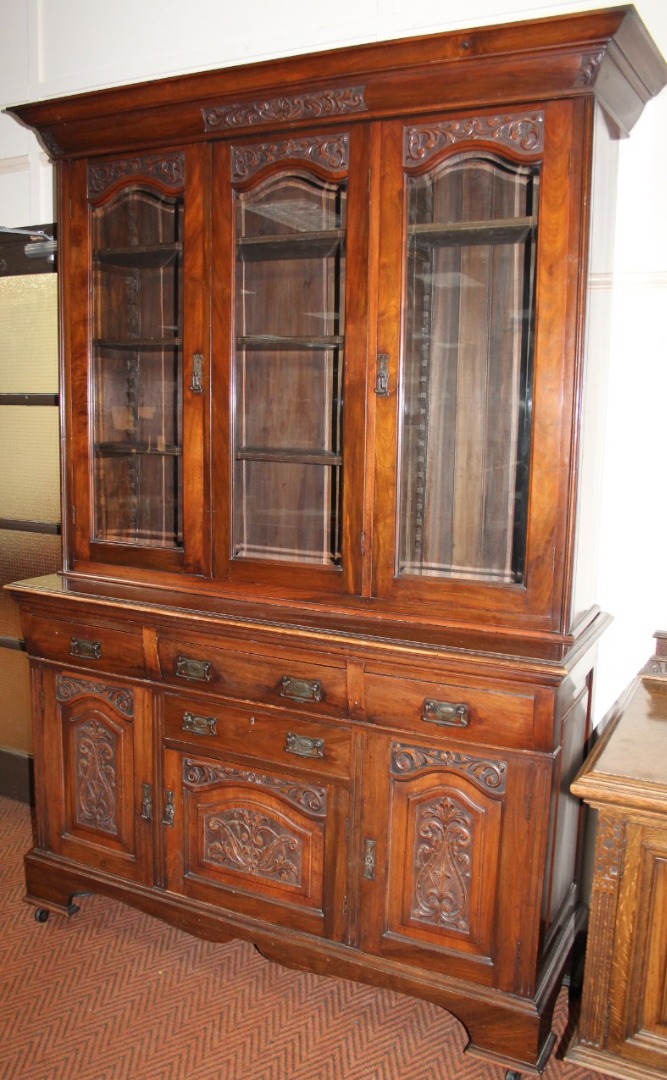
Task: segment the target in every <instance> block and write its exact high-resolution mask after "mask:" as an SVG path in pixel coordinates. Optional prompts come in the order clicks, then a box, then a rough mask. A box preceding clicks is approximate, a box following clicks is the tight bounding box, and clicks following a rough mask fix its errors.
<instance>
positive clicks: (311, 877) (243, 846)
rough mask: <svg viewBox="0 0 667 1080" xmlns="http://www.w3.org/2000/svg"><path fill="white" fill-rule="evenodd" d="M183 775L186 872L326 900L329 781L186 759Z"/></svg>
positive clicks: (315, 902) (314, 903)
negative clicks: (303, 779)
mask: <svg viewBox="0 0 667 1080" xmlns="http://www.w3.org/2000/svg"><path fill="white" fill-rule="evenodd" d="M246 772H247V771H246ZM183 779H184V799H185V803H184V814H185V828H186V837H187V839H186V850H185V852H184V857H185V865H184V871H185V873H186V874H187V875H189V876H190V877H192V876H193V875H194V876H195V877H197V878H200V879H203V880H205V881H207V882H209V883H211V884H215V885H218V886H222V887H224V888H232V889H234V890H244V891H247V892H249V893H253V894H256V895H258V896H261V897H266V898H274V899H278V900H281V899H282V900H287V901H289V902H290V903H291V904H294V903H296V904H302V905H304V906H307V907H311V908H316V909H321V908H322V906H323V880H324V857H325V856H324V848H325V826H326V816H325V810H326V793H325V790H324V789H322V788H320V787H319V786H317V785H314V784H306V783H303V782H302V783H300V784H296V783H294V782H293V781H292V782H290V781H289V780H287V779H285V778H283V777H278V776H274V775H269V774H266V775H263V774H262V775H260V774H257V773H253V774H247V775H246V774H245V773H244V770H240V769H237V768H230V767H228V766H225V765H222V764H220V765H214V764H213V763H208V764H202V763H193V762H191V761H189V760H187V759H186V760H185V761H184V768H183Z"/></svg>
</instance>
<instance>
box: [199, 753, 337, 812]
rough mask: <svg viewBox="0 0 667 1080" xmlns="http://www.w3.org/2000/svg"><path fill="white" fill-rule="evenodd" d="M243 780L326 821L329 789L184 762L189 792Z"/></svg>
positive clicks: (260, 774) (247, 771) (228, 768)
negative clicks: (191, 789) (221, 783)
mask: <svg viewBox="0 0 667 1080" xmlns="http://www.w3.org/2000/svg"><path fill="white" fill-rule="evenodd" d="M238 780H243V781H244V782H245V783H247V784H256V785H257V786H258V787H262V788H265V789H266V790H267V791H270V792H272V793H273V794H276V795H280V796H281V797H282V798H283V799H286V800H287V802H290V803H292V805H293V806H296V807H297V808H298V809H299V810H304V811H306V813H308V814H310V815H312V817H325V816H326V812H327V789H326V788H323V787H318V786H317V785H315V784H307V783H296V782H295V781H294V780H286V779H284V778H283V777H280V776H270V775H268V774H267V773H257V772H253V771H252V770H251V769H237V768H235V767H234V766H231V765H210V764H204V763H203V762H199V761H193V760H192V759H190V758H185V759H184V760H183V783H184V784H187V786H188V787H190V788H198V787H204V786H206V785H208V784H217V783H220V782H221V781H222V782H225V781H238Z"/></svg>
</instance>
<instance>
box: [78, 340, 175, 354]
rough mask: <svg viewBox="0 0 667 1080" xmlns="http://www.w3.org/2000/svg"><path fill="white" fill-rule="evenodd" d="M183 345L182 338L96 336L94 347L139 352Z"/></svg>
mask: <svg viewBox="0 0 667 1080" xmlns="http://www.w3.org/2000/svg"><path fill="white" fill-rule="evenodd" d="M182 345H183V340H182V338H180V337H178V338H116V339H113V340H112V339H111V338H95V340H94V341H93V348H95V349H112V350H116V351H119V350H123V351H125V350H127V351H129V352H137V351H138V350H145V351H147V352H155V351H156V350H159V349H180V348H181V347H182Z"/></svg>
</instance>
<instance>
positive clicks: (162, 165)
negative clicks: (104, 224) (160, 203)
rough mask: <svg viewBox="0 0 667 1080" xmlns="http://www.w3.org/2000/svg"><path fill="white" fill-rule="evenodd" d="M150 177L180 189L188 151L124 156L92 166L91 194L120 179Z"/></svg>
mask: <svg viewBox="0 0 667 1080" xmlns="http://www.w3.org/2000/svg"><path fill="white" fill-rule="evenodd" d="M133 177H136V178H137V179H142V178H147V179H149V180H157V181H159V183H160V184H161V185H162V186H163V187H166V188H170V189H171V190H173V191H178V190H180V189H181V188H182V187H183V184H184V181H185V155H184V154H182V153H178V154H169V155H168V156H167V157H165V156H164V155H163V154H145V155H143V156H142V157H134V158H122V159H121V160H119V161H105V162H102V164H95V165H89V166H88V194H89V195H102V194H103V193H104V192H105V191H106V190H107V189H108V188H110V187H111V185H112V184H115V183H116V182H117V181H118V180H131V179H132V178H133Z"/></svg>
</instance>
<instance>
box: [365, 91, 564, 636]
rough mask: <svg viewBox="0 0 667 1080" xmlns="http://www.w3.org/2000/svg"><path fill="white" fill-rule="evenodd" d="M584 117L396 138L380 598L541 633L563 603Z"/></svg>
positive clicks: (379, 521) (515, 117) (526, 116)
mask: <svg viewBox="0 0 667 1080" xmlns="http://www.w3.org/2000/svg"><path fill="white" fill-rule="evenodd" d="M576 122H577V116H576V115H575V114H574V106H573V105H572V103H562V104H561V103H558V104H556V105H555V106H551V105H550V106H548V107H544V108H535V109H529V110H522V111H521V112H516V113H507V114H503V115H502V116H497V115H479V116H456V117H448V118H439V119H432V120H424V121H419V122H418V123H414V122H400V123H398V122H392V123H389V124H386V125H385V127H384V129H383V154H384V157H383V170H382V177H383V185H384V188H383V193H382V213H383V214H384V215H385V218H386V219H387V220H389V219H390V217H392V216H393V221H392V224H393V222H394V221H396V219H397V208H398V210H399V214H400V219H399V220H400V222H401V227H400V228H398V229H393V228H389V227H385V228H383V230H382V233H381V245H382V246H381V257H380V286H381V288H380V323H379V341H378V346H379V349H380V351H381V352H383V353H386V355H387V367H388V379H387V385H386V387H385V388H384V390H383V392H382V393H380V394H378V395H377V425H378V433H379V434H381V435H382V439H383V445H384V442H385V435H386V437H387V438H386V442H387V445H388V446H390V447H391V448H392V449H391V454H389V453H387V455H386V456H383V455H381V454H378V455H377V457H376V493H377V499H376V501H377V506H376V517H375V521H376V543H375V567H374V591H375V593H376V594H377V595H379V596H384V597H386V598H388V599H394V598H396V599H400V598H404V599H407V600H411V601H415V602H417V601H428V600H430V601H431V602H436V603H438V604H439V605H441V604H442V603H443V602H449V603H451V604H455V605H456V607H457V609H458V610H460V611H466V610H469V611H471V612H473V611H474V612H475V613H476V614H478V615H485V616H486V617H487V618H488V613H489V612H493V614H494V616H495V615H497V613H498V612H503V613H504V614H506V615H509V616H510V617H511V616H514V617H517V618H518V617H523V616H524V615H526V614H531V613H532V614H533V615H534V616H535V618H536V624H537V625H540V624H543V623H544V621H545V620H548V619H549V618H551V616H552V605H553V604H554V603H556V602H560V599H559V596H558V592H557V584H555V582H556V578H555V576H554V575H555V570H556V567H557V565H558V560H559V559H560V558H561V553H562V550H563V548H564V547H565V534H564V533H563V532H561V539H562V543H561V544H560V545H558V544H557V539H558V534H559V530H562V529H563V528H564V525H563V522H564V521H565V519H566V517H567V515H566V508H567V504H566V502H564V501H561V500H564V499H566V495H567V492H566V488H563V489H561V488H560V487H559V470H560V469H561V467H562V465H563V464H564V463H565V464H566V463H567V458H568V455H569V452H570V447H569V439H570V431H571V423H572V415H571V405H572V398H571V396H570V395H571V390H568V389H567V386H568V385H570V386H571V385H572V384H573V383H574V382H575V370H576V367H575V365H576V354H575V352H574V349H573V348H572V342H573V341H574V337H573V331H574V328H575V326H576V313H575V308H574V305H573V304H572V303H571V301H572V299H573V294H571V293H570V292H569V290H568V277H567V267H568V259H570V261H572V258H573V252H574V261H575V263H576V258H577V257H578V252H579V243H580V233H579V224H578V220H579V219H578V208H577V206H576V204H575V203H572V204H571V206H570V207H568V199H569V198H572V194H571V193H572V192H576V191H577V190H578V188H577V183H576V181H575V182H573V183H571V184H570V181H569V179H568V168H569V166H570V154H569V150H570V146H571V141H570V140H571V133H572V129H573V127H574V126H576ZM568 184H570V186H569V187H568ZM397 295H400V297H401V301H400V309H401V310H402V313H403V317H402V321H399V320H398V319H397V318H396V310H397V306H398V305H397V302H396V296H397ZM538 317H539V322H538ZM563 473H564V474H567V469H563ZM552 589H553V593H552ZM524 625H525V624H524Z"/></svg>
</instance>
